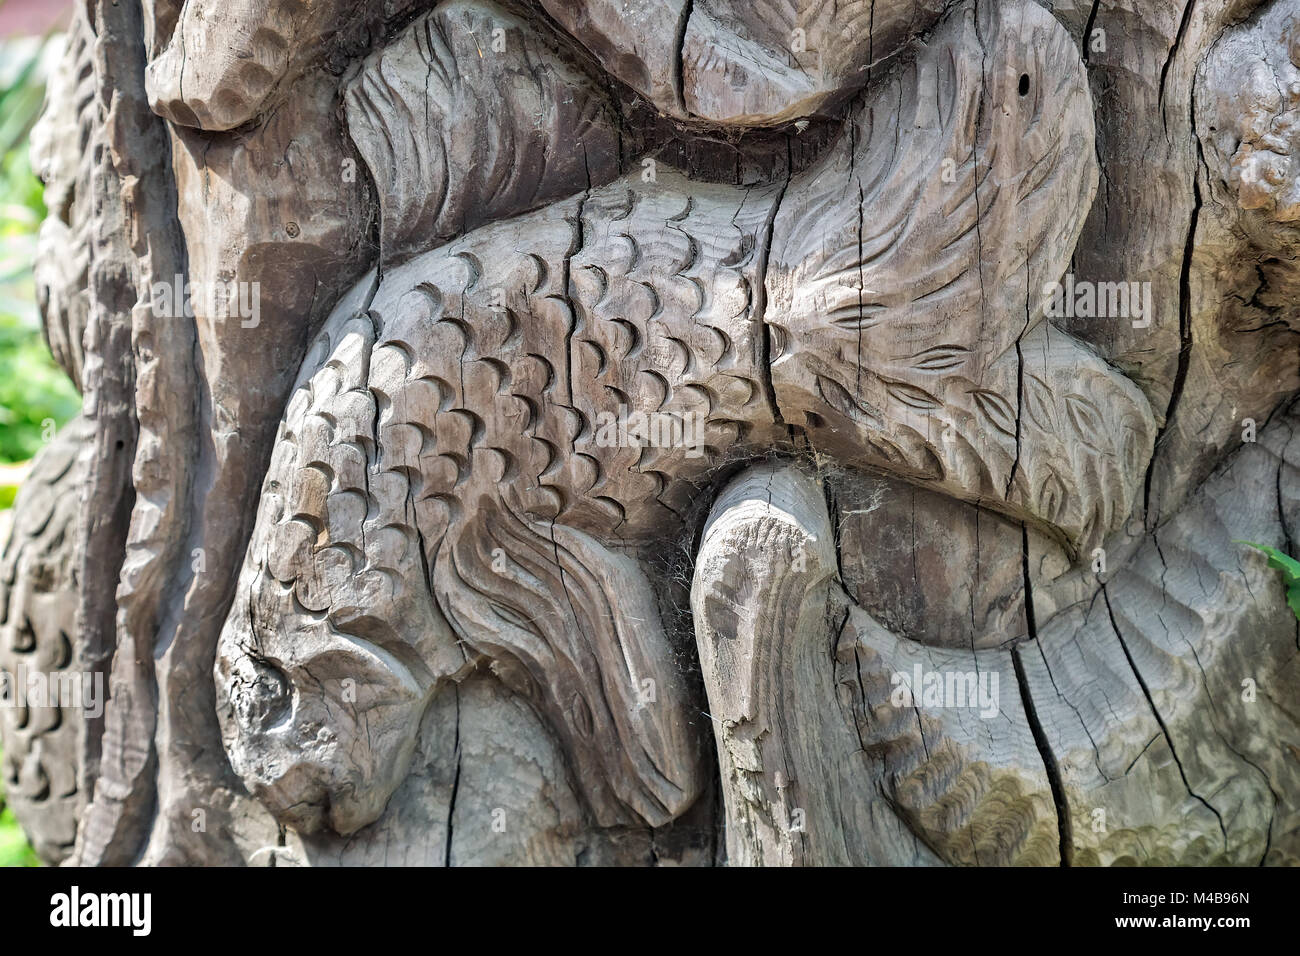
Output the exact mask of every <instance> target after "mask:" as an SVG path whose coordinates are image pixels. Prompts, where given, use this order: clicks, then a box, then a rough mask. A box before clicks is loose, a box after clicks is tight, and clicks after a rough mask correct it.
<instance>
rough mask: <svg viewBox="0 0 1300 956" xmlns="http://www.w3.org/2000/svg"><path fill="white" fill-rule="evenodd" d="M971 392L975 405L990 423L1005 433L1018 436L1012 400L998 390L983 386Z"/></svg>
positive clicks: (1013, 436)
mask: <svg viewBox="0 0 1300 956" xmlns="http://www.w3.org/2000/svg"><path fill="white" fill-rule="evenodd" d="M970 394H971V397H972V398H974V399H975V407H976V408H978V409H979V410H980V412H981V413H982V414H983V415H984V417H985V418H987V419H988V421H989V424H990V425H992V426H993V427H994V428H996V429H997V430H998V431H1000V432H1002V433H1003V434H1004V435H1008V436H1010V437H1012V438H1015V437H1016V412H1015V409H1013V408H1012V407H1011V403H1010V402H1008V401H1007V400H1006V399H1005V398H1003V397H1002V396H1001V395H999V394H998V393H997V392H990V391H988V390H987V389H983V388H973V389H971V391H970Z"/></svg>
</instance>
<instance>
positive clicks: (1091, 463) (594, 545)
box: [217, 5, 1154, 833]
mask: <svg viewBox="0 0 1300 956" xmlns="http://www.w3.org/2000/svg"><path fill="white" fill-rule="evenodd" d="M1067 53H1068V55H1069V57H1071V58H1072V60H1071V59H1065V55H1066V54H1067ZM1071 63H1072V64H1073V65H1072V66H1071V65H1067V64H1071ZM1026 76H1028V77H1030V78H1031V79H1030V83H1029V87H1028V91H1025V90H1024V87H1025V83H1024V81H1023V78H1024V77H1026ZM404 88H407V89H411V88H413V87H412V86H411V85H410V84H408V85H407V86H406V87H404ZM884 116H888V117H889V118H890V122H889V123H888V124H886V123H883V122H882V121H881V119H882V117H884ZM904 117H906V118H908V119H907V121H906V122H903V118H904ZM899 125H901V126H902V127H904V129H903V130H902V131H901V132H898V126H899ZM1091 137H1092V119H1091V103H1090V99H1089V95H1088V90H1087V83H1086V78H1085V76H1084V74H1083V68H1082V65H1081V64H1079V63H1078V58H1077V55H1076V54H1075V53H1074V52H1073V48H1072V47H1071V46H1070V42H1069V38H1068V36H1067V35H1066V34H1065V32H1064V30H1063V29H1062V28H1061V27H1060V26H1059V25H1057V24H1056V23H1055V21H1053V20H1052V18H1051V17H1050V16H1049V15H1047V14H1046V13H1044V12H1043V11H1041V10H1039V9H1038V8H1036V7H1034V6H1032V5H1024V6H1015V7H1011V8H1009V11H1008V12H1003V11H1002V10H1001V8H998V9H988V8H983V9H979V10H967V9H958V10H955V11H954V12H952V13H951V14H950V15H949V16H948V17H947V18H946V19H945V20H944V22H943V23H942V24H941V25H940V27H939V28H938V29H937V30H936V32H935V34H934V35H933V36H932V37H931V38H930V39H929V41H928V42H927V43H925V44H924V45H923V46H921V47H920V48H919V49H918V51H917V53H916V55H915V57H914V59H913V60H912V61H911V62H910V63H908V64H903V65H900V66H898V67H897V68H896V70H895V73H894V74H893V76H892V78H891V79H890V80H889V81H888V82H886V83H883V84H881V85H880V86H878V87H877V88H875V89H874V90H873V93H872V94H871V95H870V96H868V97H867V99H866V101H865V102H864V104H863V105H862V107H861V108H860V110H859V111H858V113H857V115H856V117H855V118H853V119H852V120H850V122H849V123H848V128H847V129H846V130H845V133H844V135H843V137H842V139H841V142H840V145H839V146H838V147H837V148H836V149H834V150H832V151H831V152H830V153H829V154H828V155H827V156H825V157H824V158H823V159H822V160H821V161H819V162H818V163H817V164H815V165H814V166H813V167H811V168H810V169H808V170H807V171H806V172H803V173H801V174H799V175H797V176H795V177H794V178H793V179H792V180H791V181H789V182H788V183H776V184H772V185H771V186H766V187H753V188H748V189H746V188H740V187H731V186H725V185H707V184H701V183H697V182H692V181H690V180H688V179H686V178H685V177H684V176H682V175H680V174H678V173H676V172H674V171H672V170H671V169H668V168H662V167H661V168H659V169H658V170H657V174H656V175H655V176H654V177H648V179H643V178H642V177H641V176H639V175H637V176H625V177H623V178H622V179H619V180H616V181H614V182H613V183H612V184H610V185H608V186H605V187H602V188H599V189H589V190H587V191H586V192H584V193H582V194H581V195H579V196H575V197H572V198H570V199H567V200H563V201H560V202H556V203H552V204H551V205H550V206H548V207H546V208H544V209H542V210H539V211H537V212H534V213H528V214H525V215H522V216H518V217H516V218H514V219H509V220H504V221H500V222H496V223H494V224H491V225H487V226H483V227H481V228H479V229H476V230H474V231H473V232H472V233H470V234H469V235H466V236H463V237H461V238H459V239H455V240H453V241H451V242H450V243H448V244H446V245H443V246H440V247H439V248H436V249H433V250H432V251H429V252H425V253H423V254H420V255H417V256H415V257H413V258H410V259H409V260H407V261H405V262H403V263H402V264H401V265H399V266H396V267H395V268H388V269H385V270H384V271H383V273H382V276H381V275H379V274H372V275H371V276H370V277H368V278H367V279H365V280H363V281H362V282H361V283H360V284H359V285H358V286H357V287H356V288H355V289H354V290H353V292H352V293H351V294H350V295H349V296H348V297H347V298H346V299H345V300H344V301H343V302H342V303H341V304H340V305H339V306H338V307H337V308H336V309H335V310H334V313H333V315H332V316H331V318H330V319H329V320H328V321H327V322H326V324H325V327H324V330H323V332H322V333H321V338H320V340H319V341H318V342H317V344H316V346H315V348H314V350H313V352H312V354H311V356H309V358H308V360H307V362H306V363H305V365H304V368H303V372H302V374H301V376H300V380H299V385H298V388H297V391H296V393H295V394H294V396H293V398H292V399H291V401H290V402H289V405H288V409H287V411H286V414H285V418H284V422H283V424H282V426H281V434H280V441H279V444H278V448H277V450H276V453H275V456H274V458H273V460H272V462H271V467H270V470H269V472H268V477H267V482H266V488H265V490H266V495H265V498H264V501H263V503H262V507H261V511H260V513H259V516H258V520H257V526H256V530H255V532H254V536H253V541H252V545H251V546H250V548H249V551H248V556H247V559H246V562H245V566H244V570H243V573H242V576H241V578H240V584H239V588H238V592H237V598H236V604H235V607H234V609H233V610H232V612H231V615H230V617H229V619H228V621H227V624H226V627H225V631H224V633H223V636H222V640H221V646H220V651H219V655H218V662H217V682H218V690H219V698H220V705H221V714H222V722H223V734H224V737H225V741H226V746H227V750H228V752H229V754H230V756H231V759H232V762H233V764H234V766H235V768H236V770H237V771H238V772H239V773H240V774H241V775H242V776H243V777H244V779H245V782H246V783H248V785H249V786H250V788H251V789H252V790H253V792H254V793H255V794H257V795H258V796H259V797H261V799H262V800H263V801H264V802H265V803H266V804H267V805H268V806H269V807H271V809H272V810H273V811H274V812H276V813H277V815H278V816H279V817H280V818H281V819H282V820H284V821H287V822H289V823H291V824H292V825H294V826H295V827H299V828H302V829H307V830H310V829H315V828H318V827H320V826H323V825H325V824H327V823H328V825H329V826H331V827H332V828H333V829H335V830H336V831H338V832H340V833H350V832H353V831H355V830H356V829H358V828H360V827H361V826H364V825H365V824H367V823H369V822H371V821H372V820H374V819H375V818H376V817H377V816H378V814H379V813H380V812H381V811H382V808H383V806H384V805H385V803H386V801H387V799H388V796H389V795H390V794H391V793H392V792H393V789H394V788H395V787H396V786H397V785H398V784H399V783H400V782H401V780H402V778H403V776H404V775H405V773H406V770H407V767H408V765H409V762H410V760H411V755H412V753H413V750H414V741H415V734H416V728H417V727H418V724H419V719H418V718H419V714H420V713H421V712H422V710H423V708H424V707H425V706H426V705H427V703H428V701H429V699H430V698H431V696H432V694H433V693H434V692H435V691H436V689H437V688H438V687H440V686H442V685H443V684H445V683H446V682H449V681H453V682H454V681H457V680H460V679H463V677H464V676H465V675H466V674H468V673H469V672H471V671H472V670H474V669H475V668H476V667H479V666H487V667H491V668H492V670H493V671H494V672H495V673H497V674H498V676H500V677H501V678H502V680H504V681H505V682H506V683H507V684H508V685H509V686H510V687H512V688H513V689H514V690H516V691H517V692H518V693H520V694H521V695H523V696H524V697H525V698H526V699H528V700H529V701H530V702H531V703H532V704H533V705H534V706H535V707H536V709H537V710H538V711H539V712H540V713H542V714H543V716H544V717H545V718H546V719H547V720H548V722H549V723H550V725H551V727H552V729H553V731H554V732H555V733H556V735H557V737H558V738H559V739H560V741H561V742H562V744H563V747H564V751H565V752H566V753H567V754H568V755H569V757H570V759H571V760H572V761H573V764H574V766H573V768H572V769H573V771H574V779H575V780H576V781H577V782H578V785H579V787H580V788H581V789H582V791H583V792H584V793H585V795H586V797H587V801H588V804H589V806H590V808H591V809H592V812H593V813H594V816H595V818H596V820H597V822H598V823H599V824H600V825H602V826H611V825H619V824H638V825H643V824H647V823H648V824H651V825H660V824H663V823H665V822H667V821H669V820H671V819H673V818H674V817H676V816H678V815H679V814H680V813H682V812H683V811H684V810H685V809H686V808H687V807H688V806H690V804H691V802H692V801H693V800H694V798H695V796H696V794H697V793H698V792H699V790H700V787H701V785H702V770H701V764H700V760H699V756H700V753H701V751H702V749H703V743H702V741H701V740H700V739H699V735H698V729H697V727H696V725H694V724H692V722H691V716H690V715H691V714H692V712H693V709H694V706H693V705H692V704H691V703H690V700H691V694H690V692H689V690H688V685H687V683H686V681H685V679H684V678H683V676H682V665H681V664H680V663H679V662H678V660H677V659H676V658H677V655H676V653H675V651H674V648H673V645H672V642H671V640H670V638H669V636H668V635H667V634H666V633H665V629H664V626H663V624H662V621H661V618H660V609H659V607H658V606H657V604H656V602H655V599H654V597H653V589H652V588H651V587H650V585H649V582H648V579H647V578H646V576H645V572H644V570H643V567H642V565H641V561H642V560H644V559H646V558H648V557H650V556H652V555H654V554H655V553H656V552H658V551H662V549H663V548H664V547H665V546H666V545H668V544H669V543H671V542H672V541H674V540H675V539H676V538H677V537H679V536H680V535H682V534H684V533H685V532H686V530H687V529H686V528H685V526H684V524H683V517H682V516H683V515H684V514H685V512H686V510H687V509H688V507H689V505H690V504H691V501H692V499H693V497H694V496H696V495H698V494H699V493H700V489H701V488H707V487H708V486H709V484H710V482H711V481H713V477H714V476H715V475H716V474H717V473H718V471H719V469H720V468H722V467H723V466H724V465H726V464H727V463H729V462H734V461H743V460H745V459H746V458H753V457H756V456H759V455H763V454H766V453H767V452H768V451H769V449H771V448H772V447H773V446H774V445H776V444H778V443H779V441H780V440H781V439H784V438H786V437H787V436H788V434H789V433H788V432H787V426H795V427H796V428H797V429H798V430H800V431H801V432H802V433H803V436H804V438H805V439H806V440H807V442H808V443H809V444H810V445H812V446H813V447H814V448H815V449H817V450H819V451H822V452H824V453H826V454H829V455H831V456H833V457H836V458H839V459H840V460H841V461H843V462H845V463H848V464H854V465H868V466H872V467H876V468H880V469H883V470H886V471H890V472H892V473H894V474H897V475H899V476H902V477H904V478H907V479H909V480H913V481H918V482H929V483H932V484H933V485H935V486H936V487H938V488H940V489H941V490H944V491H946V492H948V493H950V494H954V495H956V496H959V497H963V498H967V499H970V500H975V501H978V502H981V503H984V504H987V505H988V506H990V507H993V508H996V509H999V510H1002V511H1004V512H1006V513H1007V514H1009V515H1011V516H1012V517H1014V518H1017V519H1020V520H1027V521H1031V522H1033V523H1035V524H1036V525H1039V526H1040V527H1042V528H1043V529H1044V530H1046V531H1048V532H1049V533H1052V534H1054V535H1056V536H1057V537H1058V538H1059V539H1061V540H1062V541H1063V542H1064V543H1066V544H1068V545H1069V546H1071V547H1074V548H1083V547H1088V546H1090V545H1091V544H1093V543H1095V542H1096V541H1099V540H1101V539H1102V538H1103V537H1104V535H1105V534H1106V533H1107V532H1108V531H1110V530H1112V529H1114V528H1116V527H1117V526H1118V525H1119V524H1120V523H1122V522H1123V521H1124V520H1125V519H1126V518H1127V516H1128V514H1129V511H1130V509H1131V506H1132V502H1133V496H1134V493H1135V488H1136V485H1137V483H1138V481H1139V480H1140V468H1139V463H1140V462H1143V461H1145V460H1146V459H1147V457H1149V453H1150V448H1151V442H1152V440H1153V435H1154V423H1153V419H1152V416H1151V413H1150V410H1149V408H1148V407H1147V405H1146V401H1145V399H1144V398H1143V397H1142V395H1141V393H1140V392H1138V390H1137V389H1136V388H1135V387H1134V386H1133V385H1132V384H1131V383H1129V382H1128V381H1127V380H1126V379H1125V378H1124V377H1123V376H1122V375H1120V374H1119V373H1118V372H1116V371H1114V370H1113V369H1110V368H1109V367H1108V366H1107V365H1106V364H1105V363H1104V362H1103V361H1102V360H1101V359H1100V358H1098V357H1097V356H1096V355H1094V354H1093V353H1092V352H1090V351H1089V350H1088V349H1087V348H1086V347H1085V346H1083V345H1081V344H1080V343H1078V342H1077V341H1076V340H1074V339H1072V338H1070V337H1069V336H1067V335H1065V334H1064V333H1062V332H1060V331H1058V330H1056V329H1054V328H1052V327H1051V326H1050V325H1048V324H1046V323H1044V322H1043V321H1042V314H1041V308H1040V307H1039V306H1038V304H1037V303H1036V302H1034V301H1033V299H1034V296H1033V295H1032V290H1033V289H1034V288H1035V287H1037V286H1038V285H1040V284H1041V283H1042V282H1044V281H1049V280H1050V279H1054V278H1059V276H1060V275H1061V274H1062V273H1063V272H1064V270H1065V268H1066V265H1067V263H1068V258H1069V255H1070V252H1071V250H1072V249H1073V246H1074V242H1075V240H1076V239H1077V236H1078V234H1079V230H1080V229H1081V227H1082V222H1083V218H1084V216H1085V215H1086V212H1087V209H1088V206H1089V203H1090V201H1091V197H1092V193H1093V190H1094V189H1095V183H1096V176H1097V173H1096V165H1095V158H1094V156H1093V152H1092V150H1091V149H1090V148H1089V149H1082V148H1080V144H1084V143H1091ZM945 159H952V160H953V164H952V169H953V172H954V177H953V181H952V183H951V184H945V183H944V181H943V179H942V176H943V174H944V171H945V169H946V168H947V167H946V166H945V164H944V162H943V161H944V160H945ZM372 161H374V160H373V159H372ZM909 176H910V177H911V178H908V177H909ZM929 176H933V177H934V178H935V180H936V181H930V180H928V179H927V178H926V177H929ZM927 183H928V185H929V187H930V188H922V186H923V185H925V184H927ZM943 185H950V187H951V188H948V189H944V188H942V186H943ZM409 194H410V191H407V193H406V194H404V195H408V196H409ZM393 201H394V202H406V201H413V200H410V199H407V198H399V199H398V200H393ZM1046 210H1052V212H1051V214H1048V212H1046ZM385 211H386V214H388V213H389V212H390V210H388V209H386V210H385ZM396 213H397V214H399V215H403V216H406V215H407V213H406V212H404V211H403V210H401V209H400V208H399V209H397V210H396ZM408 218H409V216H408ZM633 415H641V416H646V417H647V418H649V417H652V416H656V415H657V416H661V417H665V416H666V417H668V418H671V419H673V420H679V421H680V420H694V419H695V417H696V416H698V420H699V421H700V422H701V423H702V424H701V429H700V434H699V436H698V441H696V442H695V443H693V444H692V443H689V442H682V441H678V442H675V443H665V444H663V446H662V447H655V446H651V445H650V443H647V442H629V441H626V440H619V439H618V436H617V429H614V430H613V431H612V432H611V430H610V420H611V418H613V419H615V420H621V419H622V418H624V417H625V416H633ZM611 435H612V436H613V437H612V438H611ZM357 674H361V675H362V679H360V680H358V679H357V677H356V676H355V675H357ZM349 681H350V682H351V684H350V685H349V683H348V682H349ZM646 688H652V689H653V693H652V695H651V696H652V698H653V700H649V699H647V697H646V696H645V694H644V690H645V689H646ZM289 695H292V697H293V700H294V704H293V706H292V707H288V706H287V705H286V704H285V699H286V698H287V697H288V696H289ZM340 715H342V716H340ZM351 725H355V728H356V729H355V730H354V729H352V726H351ZM361 728H364V730H362V729H361ZM349 733H364V734H365V735H366V736H367V738H368V740H369V747H368V748H367V749H366V750H365V752H364V753H360V754H357V753H355V752H354V751H353V750H350V749H345V748H344V747H343V746H342V742H344V741H346V740H348V739H350V738H349V736H348V734H349ZM1008 799H1010V798H1008ZM963 819H964V817H963Z"/></svg>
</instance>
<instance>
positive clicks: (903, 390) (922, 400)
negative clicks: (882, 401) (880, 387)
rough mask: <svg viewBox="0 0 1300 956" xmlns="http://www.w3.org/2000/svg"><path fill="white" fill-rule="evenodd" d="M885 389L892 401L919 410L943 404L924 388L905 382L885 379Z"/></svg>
mask: <svg viewBox="0 0 1300 956" xmlns="http://www.w3.org/2000/svg"><path fill="white" fill-rule="evenodd" d="M885 391H886V392H888V393H889V397H890V398H892V399H893V400H894V401H896V402H900V403H902V404H903V405H906V406H907V407H908V408H915V409H918V410H920V411H930V410H931V409H935V408H940V407H941V406H942V405H943V402H941V401H939V399H937V398H935V397H934V396H933V395H931V394H930V393H929V392H927V391H926V390H925V389H923V388H917V387H916V386H915V385H908V384H907V383H906V382H891V381H885Z"/></svg>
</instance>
